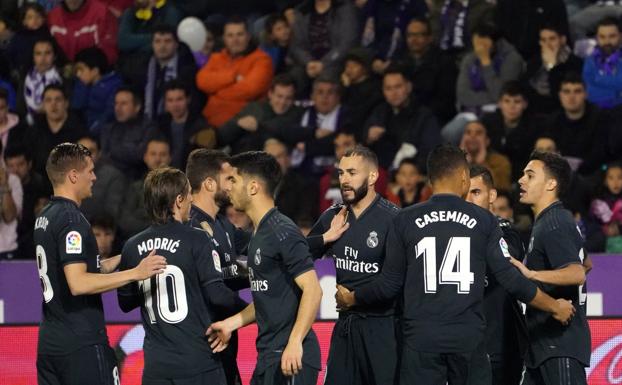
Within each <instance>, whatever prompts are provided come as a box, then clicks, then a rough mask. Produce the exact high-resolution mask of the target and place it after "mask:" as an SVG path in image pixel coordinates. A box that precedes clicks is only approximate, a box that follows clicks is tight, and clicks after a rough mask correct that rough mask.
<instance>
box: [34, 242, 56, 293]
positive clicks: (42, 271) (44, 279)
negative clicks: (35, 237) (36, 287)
mask: <svg viewBox="0 0 622 385" xmlns="http://www.w3.org/2000/svg"><path fill="white" fill-rule="evenodd" d="M35 253H36V255H37V268H38V269H39V279H40V280H41V289H43V300H44V301H45V303H48V302H50V301H51V300H52V298H54V289H53V288H52V283H51V282H50V277H48V260H47V256H46V254H45V249H44V248H43V246H41V245H37V248H36V250H35Z"/></svg>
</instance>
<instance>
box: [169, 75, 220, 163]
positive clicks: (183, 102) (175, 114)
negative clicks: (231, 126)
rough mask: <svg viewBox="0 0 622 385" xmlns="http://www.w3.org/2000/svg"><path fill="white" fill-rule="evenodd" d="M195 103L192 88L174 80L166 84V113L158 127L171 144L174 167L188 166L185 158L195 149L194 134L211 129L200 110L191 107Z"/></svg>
mask: <svg viewBox="0 0 622 385" xmlns="http://www.w3.org/2000/svg"><path fill="white" fill-rule="evenodd" d="M191 102H192V96H191V91H190V89H189V87H188V86H187V85H186V84H184V83H182V82H181V81H180V80H178V79H175V80H171V81H170V82H168V83H166V84H165V85H164V110H165V113H164V114H163V115H161V116H160V117H159V118H158V124H157V125H158V129H159V131H160V132H161V133H162V135H163V136H164V137H165V138H166V140H168V142H169V143H170V146H171V166H173V167H176V168H178V169H180V170H185V169H186V159H188V155H189V154H190V151H192V150H193V149H194V147H195V146H196V144H195V136H196V135H197V134H198V133H199V132H201V131H204V130H208V126H207V122H206V121H205V118H203V116H201V114H200V113H198V112H194V111H192V110H191V109H190V104H191Z"/></svg>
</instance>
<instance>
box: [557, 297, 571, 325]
mask: <svg viewBox="0 0 622 385" xmlns="http://www.w3.org/2000/svg"><path fill="white" fill-rule="evenodd" d="M556 301H557V309H556V310H555V312H554V313H553V318H555V319H556V320H558V321H559V322H561V324H562V325H568V324H569V323H570V321H572V317H574V314H575V312H576V311H577V310H576V309H575V307H574V306H573V305H572V302H570V301H568V300H565V299H562V298H560V299H557V300H556Z"/></svg>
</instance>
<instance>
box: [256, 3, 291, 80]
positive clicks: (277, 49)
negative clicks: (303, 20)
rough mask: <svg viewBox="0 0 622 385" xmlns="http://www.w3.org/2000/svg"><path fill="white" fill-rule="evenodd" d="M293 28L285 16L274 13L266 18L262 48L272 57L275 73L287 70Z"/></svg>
mask: <svg viewBox="0 0 622 385" xmlns="http://www.w3.org/2000/svg"><path fill="white" fill-rule="evenodd" d="M291 36H292V30H291V28H290V27H289V23H288V22H287V19H286V18H285V16H283V15H282V14H280V13H274V14H272V15H270V16H268V18H267V19H266V24H265V30H264V33H263V38H262V44H261V49H262V50H264V51H265V52H266V53H267V54H268V55H270V58H271V59H272V66H273V68H274V73H281V72H284V71H285V68H286V66H287V63H286V61H285V60H286V58H287V51H288V49H289V43H290V40H291Z"/></svg>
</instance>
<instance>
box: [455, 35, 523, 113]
mask: <svg viewBox="0 0 622 385" xmlns="http://www.w3.org/2000/svg"><path fill="white" fill-rule="evenodd" d="M522 70H523V59H522V58H521V57H520V55H519V54H518V52H516V50H515V49H514V47H512V46H511V45H510V44H509V43H508V42H507V41H505V40H504V39H502V38H501V37H500V36H499V32H498V31H497V29H496V27H494V26H493V25H490V24H482V25H480V26H478V27H477V28H475V29H474V30H473V50H472V52H470V53H468V54H467V55H466V56H465V57H464V59H462V63H461V64H460V72H459V74H458V82H457V84H456V98H457V101H458V105H459V108H460V110H462V111H470V112H476V113H480V112H481V111H486V110H488V111H489V110H494V103H496V102H497V100H499V96H500V95H501V88H502V87H503V85H504V84H505V83H506V82H508V81H510V80H516V79H518V78H519V76H520V75H521V72H522Z"/></svg>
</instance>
